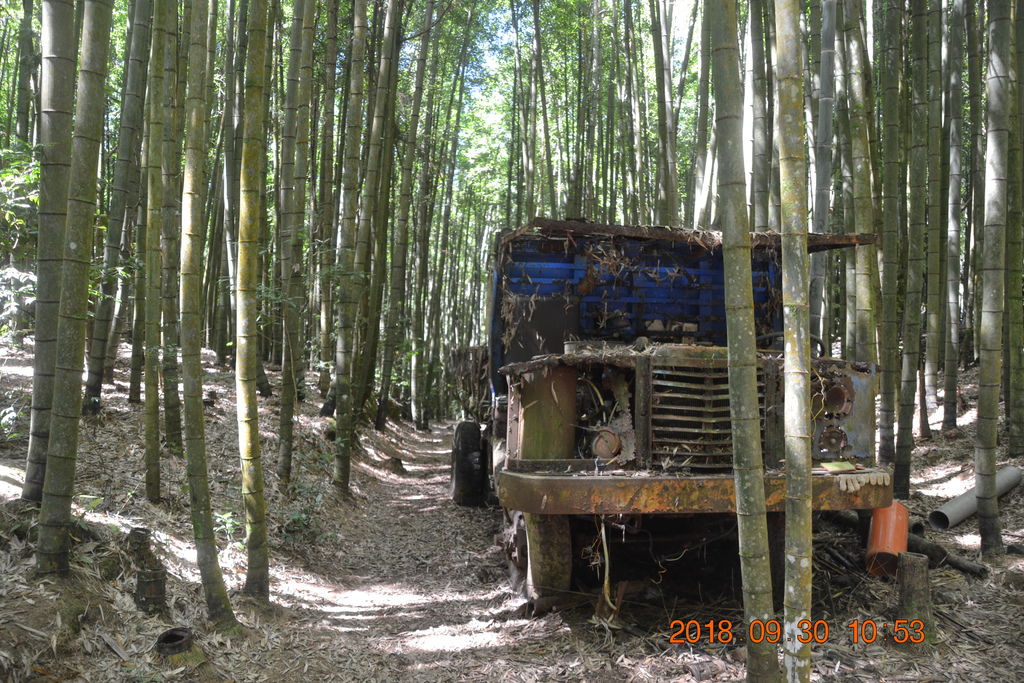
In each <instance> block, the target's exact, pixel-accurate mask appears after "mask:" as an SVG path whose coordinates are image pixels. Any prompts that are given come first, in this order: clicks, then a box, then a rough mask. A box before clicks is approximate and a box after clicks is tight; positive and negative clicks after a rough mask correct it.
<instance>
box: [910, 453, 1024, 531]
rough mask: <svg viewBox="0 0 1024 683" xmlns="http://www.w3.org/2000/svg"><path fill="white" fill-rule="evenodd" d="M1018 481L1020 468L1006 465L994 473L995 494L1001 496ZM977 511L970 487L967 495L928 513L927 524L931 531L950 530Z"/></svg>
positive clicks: (976, 504)
mask: <svg viewBox="0 0 1024 683" xmlns="http://www.w3.org/2000/svg"><path fill="white" fill-rule="evenodd" d="M1020 480H1021V470H1020V468H1019V467H1014V466H1013V465H1007V466H1006V467H1004V468H1003V469H1001V470H999V471H998V472H996V494H997V495H999V496H1002V495H1003V494H1005V493H1006V492H1007V491H1009V490H1010V489H1012V488H1013V487H1014V486H1016V485H1017V484H1019V483H1020ZM977 511H978V499H977V498H976V497H975V493H974V487H971V490H970V491H968V492H967V493H964V494H963V495H960V496H957V497H956V498H954V499H953V500H951V501H949V502H947V503H946V504H945V505H943V506H942V507H940V508H939V509H938V510H933V511H932V512H931V513H929V515H928V523H929V524H930V525H931V526H932V528H933V529H950V528H952V527H955V526H956V525H957V524H959V523H960V522H962V521H964V520H965V519H967V518H968V517H971V516H972V515H974V513H976V512H977Z"/></svg>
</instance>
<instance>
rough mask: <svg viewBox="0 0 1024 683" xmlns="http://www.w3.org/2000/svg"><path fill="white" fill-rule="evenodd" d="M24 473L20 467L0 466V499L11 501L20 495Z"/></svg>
mask: <svg viewBox="0 0 1024 683" xmlns="http://www.w3.org/2000/svg"><path fill="white" fill-rule="evenodd" d="M24 477H25V472H24V471H23V470H22V469H21V468H20V467H8V466H7V465H0V498H2V499H4V500H11V499H13V498H17V497H18V496H20V495H21V484H22V482H23V481H24Z"/></svg>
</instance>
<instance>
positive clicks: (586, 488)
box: [497, 461, 892, 515]
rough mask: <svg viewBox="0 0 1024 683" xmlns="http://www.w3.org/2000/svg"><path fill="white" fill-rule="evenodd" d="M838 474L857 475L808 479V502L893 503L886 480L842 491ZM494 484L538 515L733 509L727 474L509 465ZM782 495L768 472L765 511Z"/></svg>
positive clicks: (513, 503) (514, 505) (507, 499)
mask: <svg viewBox="0 0 1024 683" xmlns="http://www.w3.org/2000/svg"><path fill="white" fill-rule="evenodd" d="M547 462H549V463H555V462H558V461H547ZM510 464H511V463H510ZM590 464H591V465H593V463H592V462H591V463H590ZM872 472H874V471H873V470H872V471H865V472H862V473H861V474H870V473H872ZM842 476H858V475H836V476H817V477H814V478H813V480H812V484H813V493H812V501H811V505H812V507H813V508H814V509H815V510H870V509H873V508H878V507H886V506H888V505H889V504H890V503H892V486H891V485H886V484H868V483H865V484H863V485H862V486H861V487H860V489H859V490H857V491H846V490H843V489H842V488H841V487H840V484H839V481H840V477H842ZM497 485H498V498H499V500H500V501H501V504H502V506H503V507H506V508H509V509H513V510H522V511H523V512H534V513H540V514H549V515H580V514H586V515H632V514H648V515H652V514H653V515H673V514H693V513H735V512H736V488H735V484H734V481H733V477H732V475H731V474H713V475H707V474H705V475H652V476H643V474H641V473H621V474H611V473H608V474H600V473H597V474H595V473H592V472H587V473H581V472H571V473H568V472H561V473H554V472H517V471H514V469H513V468H512V467H510V468H509V469H507V470H504V471H502V472H499V473H498V479H497ZM785 498H786V479H785V477H784V476H783V475H782V474H781V473H769V474H767V475H766V476H765V503H766V504H767V507H768V511H769V512H781V511H783V509H784V507H785Z"/></svg>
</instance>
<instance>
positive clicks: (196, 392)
mask: <svg viewBox="0 0 1024 683" xmlns="http://www.w3.org/2000/svg"><path fill="white" fill-rule="evenodd" d="M209 12H210V3H209V0H193V5H192V26H191V31H190V36H191V40H190V41H189V47H188V66H189V68H188V82H187V84H186V88H187V91H186V96H185V172H184V176H183V178H182V195H181V283H180V300H181V379H182V388H183V390H184V391H183V399H184V401H183V403H184V406H183V407H184V411H183V412H184V418H185V438H184V447H185V455H186V457H187V461H186V467H187V473H188V494H189V503H190V506H189V509H190V512H191V514H192V533H193V536H194V538H195V541H196V565H197V566H198V567H199V574H200V576H201V577H202V581H203V594H204V596H205V598H206V609H207V613H208V615H209V618H210V621H211V622H212V623H213V624H215V625H216V626H217V627H218V628H221V629H225V630H226V629H232V628H236V627H237V625H238V621H237V620H236V619H235V615H234V612H233V610H232V609H231V602H230V600H229V599H228V592H227V588H226V586H225V584H224V575H223V574H222V573H221V570H220V564H218V562H217V542H216V536H215V534H214V530H213V516H212V515H211V513H210V482H209V479H208V476H207V467H206V425H205V419H204V416H203V366H202V358H201V355H200V345H201V342H202V338H203V329H202V327H203V313H202V293H203V239H204V230H203V228H204V226H205V222H204V220H203V190H204V187H205V186H206V112H207V107H206V101H205V97H204V95H205V92H206V68H205V67H206V53H207V44H208V41H209V36H208V35H207V19H208V16H209Z"/></svg>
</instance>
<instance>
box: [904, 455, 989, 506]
mask: <svg viewBox="0 0 1024 683" xmlns="http://www.w3.org/2000/svg"><path fill="white" fill-rule="evenodd" d="M962 468H963V463H959V462H948V463H942V464H940V465H935V466H933V467H926V468H924V469H922V470H920V471H919V472H917V473H916V474H914V475H913V476H912V477H911V478H910V481H911V483H912V484H914V485H915V487H916V489H917V491H918V492H919V493H920V494H921V495H923V496H931V497H935V498H955V497H956V496H959V495H960V494H962V493H966V492H967V491H969V490H970V489H971V487H973V486H974V475H973V474H972V473H971V472H969V471H968V472H963V473H961V474H959V475H958V476H953V477H951V478H950V479H947V480H945V481H938V482H935V483H934V484H931V485H929V486H922V484H925V483H926V482H929V481H932V480H935V479H942V478H943V477H947V476H950V475H953V474H954V473H957V472H960V470H961V469H962Z"/></svg>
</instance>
